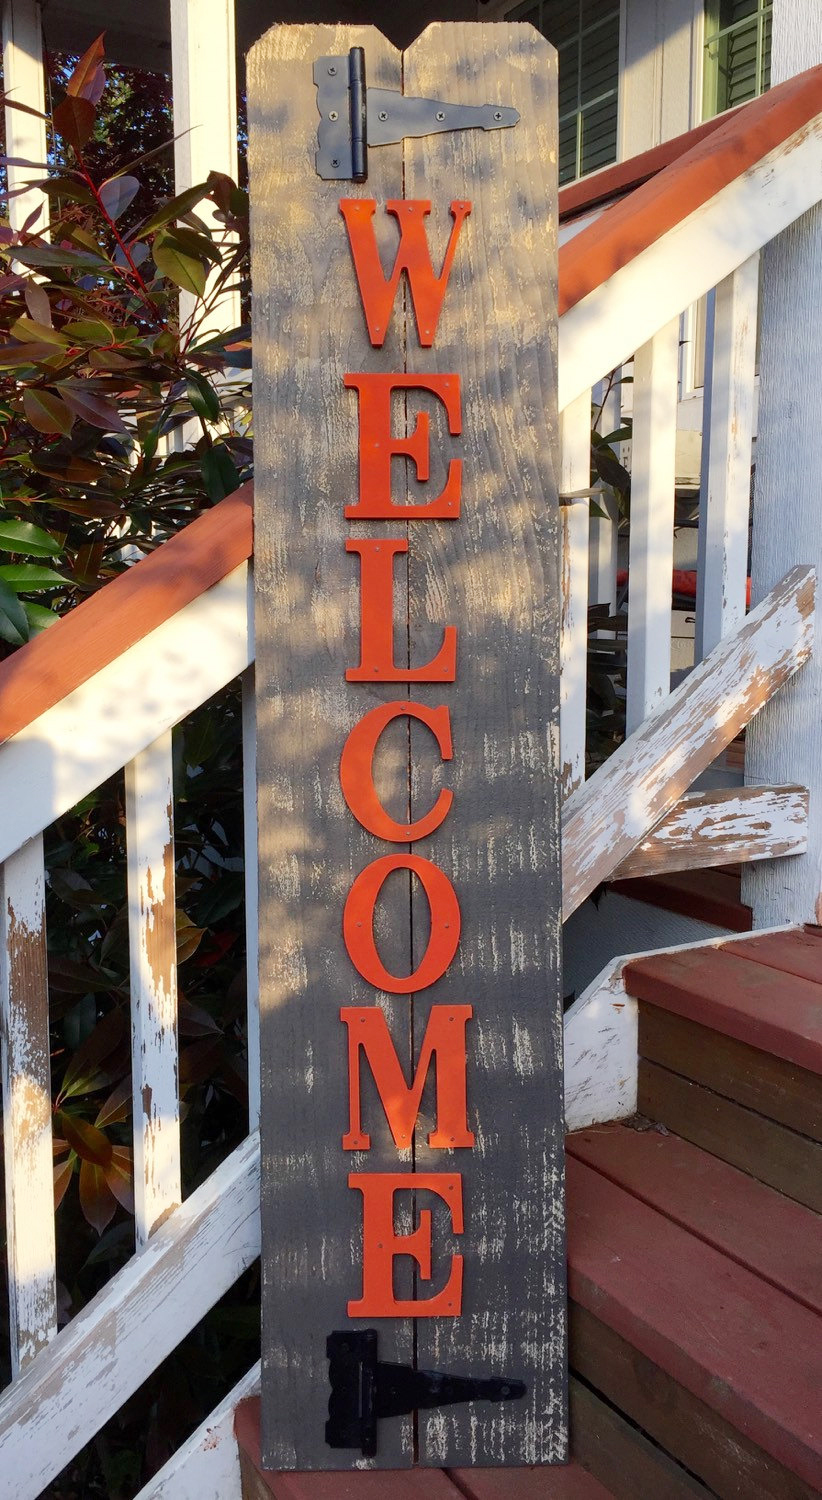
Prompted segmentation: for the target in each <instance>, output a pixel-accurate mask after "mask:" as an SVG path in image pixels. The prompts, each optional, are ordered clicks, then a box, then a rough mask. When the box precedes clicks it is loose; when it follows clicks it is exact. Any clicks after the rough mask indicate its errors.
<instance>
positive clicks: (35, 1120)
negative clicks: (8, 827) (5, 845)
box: [0, 837, 57, 1375]
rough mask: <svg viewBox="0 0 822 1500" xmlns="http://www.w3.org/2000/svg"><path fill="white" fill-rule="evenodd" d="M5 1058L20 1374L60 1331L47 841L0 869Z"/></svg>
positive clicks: (0, 1007) (15, 1362)
mask: <svg viewBox="0 0 822 1500" xmlns="http://www.w3.org/2000/svg"><path fill="white" fill-rule="evenodd" d="M0 1053H1V1054H2V1084H3V1138H4V1141H3V1143H4V1153H5V1179H6V1237H7V1255H8V1272H9V1313H10V1321H11V1364H12V1373H13V1374H14V1375H17V1374H18V1373H19V1371H20V1370H21V1369H23V1368H25V1366H26V1365H27V1364H29V1363H30V1361H31V1360H32V1359H33V1358H34V1357H35V1355H36V1354H37V1352H38V1350H39V1349H42V1347H43V1346H44V1344H46V1343H48V1340H49V1339H50V1338H51V1337H52V1335H53V1333H54V1331H55V1329H56V1327H57V1312H56V1303H57V1291H56V1283H55V1271H54V1257H55V1250H54V1188H53V1173H52V1149H51V1079H50V1070H49V1018H48V982H47V975H46V910H45V877H44V872H43V840H42V838H39V837H38V838H35V839H32V840H31V842H30V843H29V844H26V845H25V847H24V848H22V849H21V850H20V851H19V853H17V854H14V855H12V856H11V857H10V858H9V859H7V860H6V863H5V865H4V866H0Z"/></svg>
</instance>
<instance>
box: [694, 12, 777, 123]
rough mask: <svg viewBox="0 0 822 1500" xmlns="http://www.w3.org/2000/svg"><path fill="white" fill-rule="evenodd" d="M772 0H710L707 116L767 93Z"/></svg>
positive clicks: (707, 24)
mask: <svg viewBox="0 0 822 1500" xmlns="http://www.w3.org/2000/svg"><path fill="white" fill-rule="evenodd" d="M772 12H773V0H708V6H707V9H706V12H705V100H704V106H705V107H704V113H705V118H706V119H708V118H710V116H712V115H718V114H720V112H721V111H722V110H723V109H733V107H734V105H736V104H745V103H746V101H747V100H748V99H757V98H758V97H759V95H760V94H764V92H765V90H766V89H767V88H768V87H769V85H770V81H771V15H772Z"/></svg>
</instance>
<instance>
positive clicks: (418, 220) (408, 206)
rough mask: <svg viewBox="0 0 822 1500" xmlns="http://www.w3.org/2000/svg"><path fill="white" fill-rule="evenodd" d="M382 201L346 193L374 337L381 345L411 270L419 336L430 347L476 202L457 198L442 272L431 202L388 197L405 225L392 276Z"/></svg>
mask: <svg viewBox="0 0 822 1500" xmlns="http://www.w3.org/2000/svg"><path fill="white" fill-rule="evenodd" d="M376 207H377V205H376V202H375V200H374V199H373V198H341V199H340V212H341V213H342V216H343V218H344V219H345V227H346V229H347V231H348V242H349V244H350V246H351V254H352V257H353V260H354V270H355V271H356V273H357V284H358V286H359V288H360V296H361V298H362V305H363V311H364V313H365V321H366V323H367V325H368V335H369V338H370V339H371V342H372V344H374V345H375V346H376V347H377V348H381V347H382V344H383V341H384V339H385V335H386V333H387V332H388V325H389V323H390V321H391V312H392V309H393V307H394V302H395V300H396V296H397V287H398V286H399V282H400V276H401V275H402V273H403V271H405V273H406V275H407V277H408V284H409V286H410V288H411V297H412V299H413V302H414V316H415V317H416V320H417V333H418V334H419V340H420V343H421V344H422V346H423V348H424V349H429V348H430V347H431V345H432V344H433V342H434V335H435V334H436V331H437V324H438V322H439V317H440V313H441V311H442V304H443V301H444V300H445V291H446V288H447V286H448V278H449V276H450V275H451V267H452V265H453V264H454V254H455V252H456V248H457V240H458V239H459V233H460V230H461V228H462V225H463V221H464V220H465V219H467V217H468V215H469V214H470V212H471V204H470V203H464V202H462V203H452V204H451V215H452V218H453V220H454V223H453V225H452V228H451V237H450V239H449V241H448V248H447V250H446V252H445V259H444V260H443V263H442V270H441V271H440V274H439V276H436V275H435V274H434V267H433V265H432V264H431V251H430V250H429V248H428V236H427V235H426V232H425V219H426V216H427V215H428V214H430V212H431V204H430V203H429V202H428V201H427V200H426V199H424V198H413V199H408V198H402V199H399V200H394V201H393V202H390V203H386V205H385V207H386V211H387V212H388V213H390V214H393V215H394V217H395V218H396V220H397V222H398V224H399V226H400V243H399V249H398V250H397V256H396V259H395V261H394V269H393V271H392V272H391V276H390V278H389V279H387V278H386V276H385V272H384V271H383V268H382V262H381V260H380V255H379V251H378V249H377V237H376V234H375V232H374V212H375V209H376Z"/></svg>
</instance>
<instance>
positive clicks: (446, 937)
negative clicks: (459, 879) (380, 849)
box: [343, 854, 460, 995]
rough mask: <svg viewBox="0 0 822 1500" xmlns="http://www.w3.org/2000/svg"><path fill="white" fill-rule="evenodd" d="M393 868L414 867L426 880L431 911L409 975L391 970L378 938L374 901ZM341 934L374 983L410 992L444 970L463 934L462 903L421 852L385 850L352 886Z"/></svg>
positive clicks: (381, 987)
mask: <svg viewBox="0 0 822 1500" xmlns="http://www.w3.org/2000/svg"><path fill="white" fill-rule="evenodd" d="M392 870H411V871H412V872H413V874H414V875H417V876H418V877H419V879H420V881H421V882H422V885H423V888H424V890H425V894H426V896H427V897H428V905H429V908H430V912H431V934H430V937H429V939H428V947H427V948H426V950H425V952H424V954H423V956H422V958H421V959H420V962H419V964H418V966H417V968H416V969H415V970H414V972H413V974H409V975H408V977H407V978H406V979H403V978H401V977H400V976H399V975H398V974H389V972H388V970H387V969H386V967H385V965H384V964H383V962H382V959H381V958H380V955H379V953H378V952H377V945H376V943H375V941H374V907H375V906H376V904H377V897H378V896H379V894H380V891H381V890H382V887H383V884H384V882H385V881H386V879H387V878H388V876H389V875H390V874H391V872H392ZM343 938H344V939H345V946H346V949H347V950H348V957H349V958H350V959H351V962H352V964H353V965H354V968H355V969H356V970H357V972H358V973H359V974H361V975H362V977H363V979H366V980H367V981H368V983H369V984H373V985H374V987H375V989H378V990H387V992H388V993H389V994H391V995H412V994H416V992H417V991H418V990H427V989H428V987H429V985H432V984H436V982H437V980H438V979H440V978H441V977H442V975H443V974H444V973H445V971H446V969H447V968H448V965H449V964H450V962H451V960H452V958H453V957H454V954H455V953H456V951H457V945H458V943H459V940H460V908H459V902H458V901H457V896H456V892H455V890H454V887H453V886H452V884H451V882H450V880H449V879H448V876H447V875H444V874H443V872H442V870H440V869H439V868H438V867H437V865H434V864H432V863H431V861H430V859H421V858H420V856H419V855H418V854H386V855H384V856H383V858H382V859H375V860H373V862H372V863H371V864H370V865H366V867H365V869H364V870H361V871H360V873H359V875H358V876H357V878H356V880H355V881H354V884H353V885H352V887H351V889H350V891H349V892H348V899H347V901H346V903H345V910H344V911H343Z"/></svg>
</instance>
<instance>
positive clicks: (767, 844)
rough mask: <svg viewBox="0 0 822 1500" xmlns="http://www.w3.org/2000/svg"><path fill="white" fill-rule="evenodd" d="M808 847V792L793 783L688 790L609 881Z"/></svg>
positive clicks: (798, 851) (797, 851) (777, 855)
mask: <svg viewBox="0 0 822 1500" xmlns="http://www.w3.org/2000/svg"><path fill="white" fill-rule="evenodd" d="M807 846H808V793H807V791H806V789H805V788H804V787H798V786H781V787H780V786H777V787H773V786H748V787H731V788H728V789H726V790H722V791H716V792H689V793H688V794H687V795H686V796H685V797H682V798H681V800H680V801H679V802H678V803H677V804H676V806H675V807H672V808H671V811H670V812H669V813H666V815H665V817H664V818H663V819H662V820H661V822H659V823H657V825H656V827H655V828H653V829H652V830H651V832H650V833H649V834H648V836H647V838H644V839H643V840H642V841H641V843H639V844H637V846H636V848H635V849H634V851H633V853H632V854H629V855H628V858H627V859H624V860H623V861H622V864H621V865H619V866H618V867H617V869H616V870H615V871H614V873H613V876H612V878H613V879H614V880H625V879H626V878H629V877H631V876H636V875H659V874H662V873H663V872H664V871H668V870H695V869H701V868H706V867H711V866H715V865H725V864H730V863H735V862H746V861H748V860H756V859H784V858H785V857H786V856H787V855H794V854H802V853H804V851H805V849H806V848H807Z"/></svg>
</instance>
